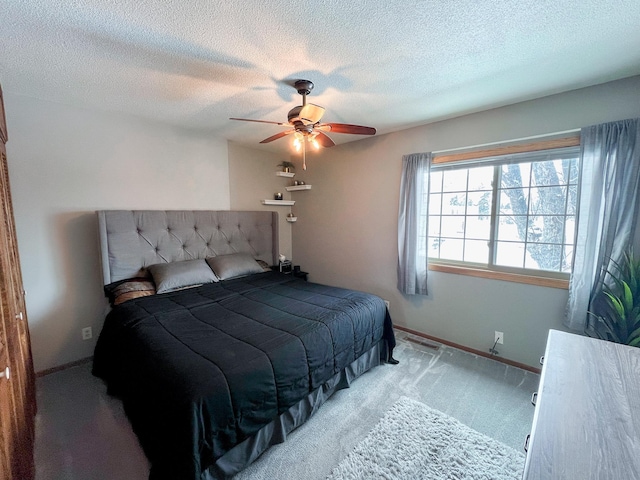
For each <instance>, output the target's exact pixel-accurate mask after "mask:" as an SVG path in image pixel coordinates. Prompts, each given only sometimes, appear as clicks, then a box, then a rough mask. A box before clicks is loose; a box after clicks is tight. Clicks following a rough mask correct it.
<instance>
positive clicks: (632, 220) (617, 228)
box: [564, 118, 640, 332]
mask: <svg viewBox="0 0 640 480" xmlns="http://www.w3.org/2000/svg"><path fill="white" fill-rule="evenodd" d="M580 144H581V148H580V150H581V164H582V173H581V179H580V195H579V199H580V200H579V211H578V212H577V215H578V218H577V233H576V246H575V256H574V266H573V274H572V275H571V280H570V283H569V301H568V303H567V309H566V312H565V320H564V324H565V325H566V326H567V327H569V328H571V329H573V330H580V331H583V332H584V331H587V329H588V328H589V314H588V312H589V311H590V310H591V306H592V302H593V299H594V298H595V297H596V295H597V294H598V292H599V290H600V288H601V286H602V282H603V281H604V279H605V276H606V274H607V270H611V267H612V266H613V263H614V262H617V263H619V262H620V260H622V258H623V255H624V253H625V251H626V250H627V249H628V248H629V247H630V246H631V245H632V243H633V238H634V233H635V229H636V223H637V221H636V220H637V217H638V212H639V210H640V209H639V205H638V202H639V200H640V193H639V192H638V189H639V188H640V119H638V118H636V119H630V120H621V121H618V122H611V123H604V124H601V125H594V126H591V127H586V128H583V129H582V131H581V141H580Z"/></svg>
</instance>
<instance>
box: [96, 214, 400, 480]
mask: <svg viewBox="0 0 640 480" xmlns="http://www.w3.org/2000/svg"><path fill="white" fill-rule="evenodd" d="M98 224H99V229H100V241H101V254H102V266H103V276H104V284H105V292H107V293H109V294H113V292H114V291H116V290H118V289H120V290H122V287H123V285H126V286H127V288H129V286H131V285H137V284H142V285H146V286H145V287H144V288H142V289H141V290H140V292H142V291H144V293H139V295H135V297H137V298H131V297H130V296H129V297H128V299H127V300H126V301H124V302H122V303H120V304H118V305H116V306H114V307H113V309H112V310H111V311H110V313H109V314H108V315H107V318H106V319H105V323H104V326H103V329H102V332H101V333H100V336H99V338H98V341H97V344H96V349H95V354H94V364H93V372H94V374H95V375H96V376H98V377H100V378H102V379H103V380H104V381H105V383H106V384H107V388H108V391H109V393H110V394H113V395H116V396H118V397H120V398H121V399H122V401H123V405H124V408H125V411H126V413H127V416H128V418H129V420H130V422H131V424H132V427H133V430H134V431H135V433H136V434H137V436H138V438H139V440H140V444H141V446H142V448H143V449H144V451H145V454H146V455H147V457H148V459H149V461H150V464H151V470H150V478H151V479H154V480H155V479H214V478H228V477H230V476H232V475H233V474H235V473H237V472H238V471H240V470H241V469H242V468H244V467H245V466H246V465H248V464H249V463H251V462H252V461H254V460H255V459H256V458H257V457H258V456H259V455H260V454H262V453H263V452H264V451H265V450H266V449H267V448H268V447H269V446H271V445H273V444H276V443H280V442H283V441H284V440H285V439H286V436H287V434H288V433H290V432H291V431H292V430H293V429H295V428H296V427H298V426H299V425H301V424H302V423H304V422H305V421H306V420H307V419H308V418H309V417H310V416H311V415H312V414H313V413H314V412H315V411H316V410H317V409H318V408H319V407H320V406H321V405H322V404H323V403H324V402H325V401H326V400H327V399H328V398H329V397H330V396H331V395H332V394H333V393H334V392H335V391H337V390H339V389H341V388H345V387H348V386H349V384H350V383H351V382H352V381H353V380H354V379H355V378H357V377H358V376H360V375H362V374H363V373H364V372H366V371H367V370H369V369H371V368H372V367H374V366H377V365H379V364H380V363H381V362H384V361H385V360H388V361H393V359H392V352H393V347H394V346H395V339H394V337H393V329H392V325H391V319H390V317H389V313H388V311H387V309H386V307H385V304H384V301H383V300H382V299H380V298H379V297H377V296H375V295H371V294H366V293H362V292H357V291H353V290H346V289H342V288H336V287H331V286H326V285H319V284H314V283H311V282H306V281H304V280H302V279H299V278H295V277H294V276H292V275H286V274H283V273H280V272H278V271H274V270H273V269H271V268H269V266H270V265H276V264H277V258H278V252H277V249H278V228H277V226H278V215H277V213H276V212H266V211H262V212H244V211H153V210H146V211H121V210H111V211H99V212H98ZM203 265H204V267H203ZM256 265H258V267H259V268H258V267H256ZM185 268H186V269H187V270H188V272H187V273H185V271H187V270H185ZM167 270H171V272H169V274H167ZM176 272H177V273H176ZM194 272H195V273H194ZM211 272H213V275H212V274H211ZM176 279H178V280H176ZM151 280H153V282H151ZM184 283H187V284H189V285H186V288H185V285H184ZM194 283H195V285H196V286H194ZM149 285H152V287H150V286H149ZM145 288H146V289H147V290H144V289H145ZM150 288H154V289H155V291H153V292H150V291H148V290H149V289H150ZM125 290H127V289H125ZM127 293H128V294H130V293H131V292H129V291H128V290H127Z"/></svg>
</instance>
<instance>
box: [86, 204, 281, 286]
mask: <svg viewBox="0 0 640 480" xmlns="http://www.w3.org/2000/svg"><path fill="white" fill-rule="evenodd" d="M97 214H98V227H99V229H100V253H101V256H102V272H103V277H104V284H105V285H108V284H109V283H112V282H116V281H118V280H124V279H126V278H133V277H140V276H146V275H147V271H146V267H148V266H149V265H153V264H155V263H163V262H166V263H169V262H177V261H180V260H190V259H194V258H206V257H213V256H216V255H225V254H228V253H237V252H246V253H250V254H251V255H253V257H254V258H256V259H259V260H264V261H265V262H267V263H269V265H276V264H277V263H278V213H277V212H266V211H260V212H244V211H229V210H217V211H214V210H100V211H98V212H97Z"/></svg>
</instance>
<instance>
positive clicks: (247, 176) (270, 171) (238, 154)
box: [229, 142, 295, 258]
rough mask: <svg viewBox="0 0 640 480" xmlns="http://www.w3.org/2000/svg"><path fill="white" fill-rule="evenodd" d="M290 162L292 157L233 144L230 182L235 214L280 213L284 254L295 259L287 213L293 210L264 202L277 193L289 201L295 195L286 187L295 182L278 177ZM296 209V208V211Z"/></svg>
mask: <svg viewBox="0 0 640 480" xmlns="http://www.w3.org/2000/svg"><path fill="white" fill-rule="evenodd" d="M283 160H289V157H288V155H284V156H283V155H279V154H277V153H272V152H265V151H262V150H256V149H254V148H250V147H247V146H243V145H240V144H238V143H235V142H229V182H230V184H231V209H232V210H258V211H260V210H269V211H276V212H278V218H279V230H278V232H279V235H280V253H281V254H283V255H285V256H286V257H287V258H291V254H292V249H291V229H292V225H291V224H290V223H288V222H287V220H286V216H287V213H289V212H290V211H291V207H281V206H276V207H274V206H271V205H262V203H260V201H261V200H265V199H273V195H274V193H277V192H278V193H282V194H283V198H284V199H285V200H290V199H291V194H290V193H289V192H287V191H286V190H285V189H284V187H285V186H287V185H289V184H290V183H291V181H290V180H291V179H289V178H285V177H278V176H276V171H279V170H282V167H278V166H277V165H278V164H279V163H280V162H282V161H283ZM293 208H295V207H293Z"/></svg>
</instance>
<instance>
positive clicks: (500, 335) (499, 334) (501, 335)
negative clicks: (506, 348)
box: [493, 330, 504, 345]
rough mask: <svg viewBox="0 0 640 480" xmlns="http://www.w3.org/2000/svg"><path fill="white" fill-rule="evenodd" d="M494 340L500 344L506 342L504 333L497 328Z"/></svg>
mask: <svg viewBox="0 0 640 480" xmlns="http://www.w3.org/2000/svg"><path fill="white" fill-rule="evenodd" d="M493 341H494V342H498V343H499V344H500V345H502V344H503V343H504V333H502V332H499V331H497V330H496V337H495V339H494V340H493Z"/></svg>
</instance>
